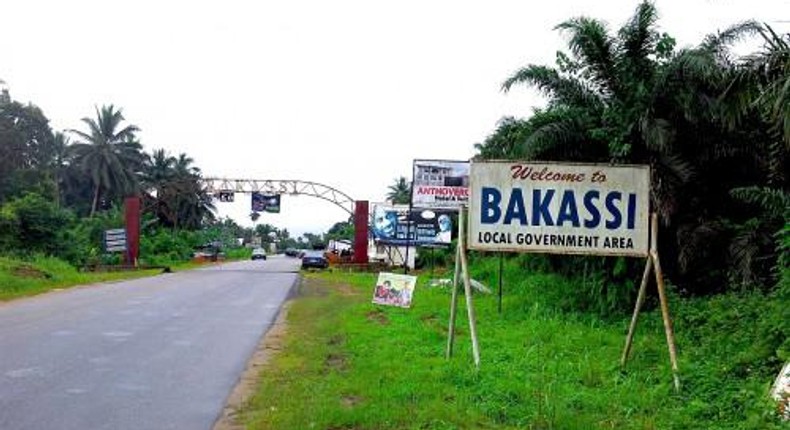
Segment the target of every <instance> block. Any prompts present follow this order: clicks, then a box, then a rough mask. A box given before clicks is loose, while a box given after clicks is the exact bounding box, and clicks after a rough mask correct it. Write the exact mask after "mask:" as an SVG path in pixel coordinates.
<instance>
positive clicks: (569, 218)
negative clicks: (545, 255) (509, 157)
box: [469, 161, 650, 256]
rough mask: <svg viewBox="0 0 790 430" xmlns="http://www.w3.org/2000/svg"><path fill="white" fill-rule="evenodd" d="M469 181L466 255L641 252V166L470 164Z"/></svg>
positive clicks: (644, 192)
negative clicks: (470, 252) (475, 252)
mask: <svg viewBox="0 0 790 430" xmlns="http://www.w3.org/2000/svg"><path fill="white" fill-rule="evenodd" d="M470 182H471V191H470V194H471V199H470V201H471V203H470V206H469V248H470V249H476V250H482V251H516V252H550V253H558V254H595V255H626V256H646V255H647V253H648V231H649V228H648V222H649V221H648V218H649V213H648V212H649V206H650V204H649V202H650V168H649V167H648V166H610V165H597V164H558V163H541V162H518V161H503V162H486V163H472V166H471V169H470Z"/></svg>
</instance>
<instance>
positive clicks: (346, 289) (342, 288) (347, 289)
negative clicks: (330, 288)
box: [335, 284, 359, 296]
mask: <svg viewBox="0 0 790 430" xmlns="http://www.w3.org/2000/svg"><path fill="white" fill-rule="evenodd" d="M335 289H336V290H337V292H339V293H340V295H341V296H358V295H359V292H358V291H355V290H354V288H352V287H351V285H348V284H338V285H337V286H336V287H335Z"/></svg>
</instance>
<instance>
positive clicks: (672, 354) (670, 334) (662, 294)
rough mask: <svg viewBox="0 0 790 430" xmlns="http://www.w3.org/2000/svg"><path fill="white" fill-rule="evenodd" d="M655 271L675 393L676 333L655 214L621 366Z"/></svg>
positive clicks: (651, 218) (624, 360)
mask: <svg viewBox="0 0 790 430" xmlns="http://www.w3.org/2000/svg"><path fill="white" fill-rule="evenodd" d="M653 269H655V270H654V273H655V277H656V286H657V288H658V299H659V301H660V302H661V317H662V319H663V320H664V333H665V335H666V338H667V348H668V349H669V361H670V363H671V364H672V377H673V380H674V384H675V391H680V379H679V377H678V359H677V349H676V347H675V332H674V331H673V329H672V319H671V318H670V316H669V305H668V303H667V294H666V290H665V289H664V273H663V272H662V271H661V260H660V259H659V258H658V215H657V214H656V213H655V212H654V213H653V214H652V215H651V216H650V253H649V254H648V256H647V262H646V263H645V271H644V273H643V274H642V284H641V285H640V286H639V293H638V294H637V298H636V306H634V315H633V316H632V317H631V324H630V325H629V327H628V335H627V336H626V338H625V348H623V355H622V357H621V358H620V365H621V366H623V367H625V363H626V361H627V360H628V355H629V354H630V352H631V345H632V343H633V340H634V333H635V332H636V323H637V322H638V321H639V311H640V310H641V309H642V305H643V304H644V303H645V295H646V291H647V284H648V282H649V281H650V272H651V270H653Z"/></svg>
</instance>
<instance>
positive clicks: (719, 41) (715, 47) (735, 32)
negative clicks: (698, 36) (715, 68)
mask: <svg viewBox="0 0 790 430" xmlns="http://www.w3.org/2000/svg"><path fill="white" fill-rule="evenodd" d="M761 32H762V25H761V24H760V23H758V22H757V21H752V20H749V21H744V22H741V23H739V24H735V25H732V26H730V27H727V28H726V29H724V30H723V31H719V32H717V33H713V34H709V35H707V36H705V38H704V39H703V41H702V43H701V44H700V48H701V49H703V50H706V51H709V52H712V53H714V54H716V55H717V56H722V55H726V54H727V50H728V49H729V48H730V47H732V45H734V44H735V43H737V42H739V41H741V40H743V39H744V38H747V37H750V36H753V35H756V34H759V33H761Z"/></svg>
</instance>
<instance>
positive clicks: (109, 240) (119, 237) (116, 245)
mask: <svg viewBox="0 0 790 430" xmlns="http://www.w3.org/2000/svg"><path fill="white" fill-rule="evenodd" d="M104 251H105V252H126V229H123V228H116V229H111V230H106V231H105V232H104Z"/></svg>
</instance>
